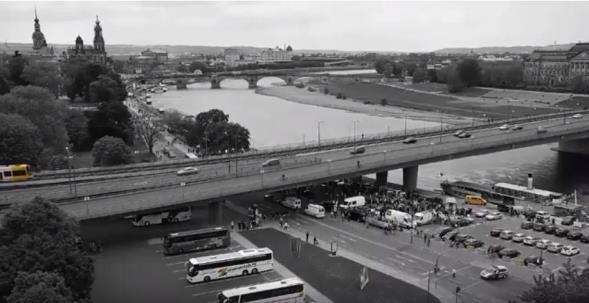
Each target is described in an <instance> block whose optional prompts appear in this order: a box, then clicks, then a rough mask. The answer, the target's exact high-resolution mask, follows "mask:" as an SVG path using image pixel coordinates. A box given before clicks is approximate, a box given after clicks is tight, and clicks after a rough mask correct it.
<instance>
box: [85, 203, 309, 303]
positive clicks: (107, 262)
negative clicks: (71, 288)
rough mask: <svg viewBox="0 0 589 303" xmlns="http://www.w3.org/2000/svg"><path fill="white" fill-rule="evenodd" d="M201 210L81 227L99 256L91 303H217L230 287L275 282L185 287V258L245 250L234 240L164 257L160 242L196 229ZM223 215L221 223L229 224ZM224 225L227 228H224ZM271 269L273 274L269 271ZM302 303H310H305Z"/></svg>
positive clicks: (264, 277) (258, 278)
mask: <svg viewBox="0 0 589 303" xmlns="http://www.w3.org/2000/svg"><path fill="white" fill-rule="evenodd" d="M206 216H207V212H206V207H205V208H202V209H199V208H193V218H192V220H191V221H189V222H182V223H178V224H170V225H159V226H156V225H154V226H150V227H139V228H138V227H133V226H131V223H130V222H128V221H126V220H121V219H109V220H96V221H90V222H84V224H83V226H82V230H83V233H85V234H86V235H87V238H88V239H100V241H102V242H103V251H102V252H101V253H98V254H97V255H96V256H95V258H96V262H95V283H94V286H93V290H92V300H93V301H94V302H109V303H110V302H217V294H218V293H220V292H221V291H223V290H226V289H231V288H235V287H240V286H245V285H251V284H259V283H264V282H269V281H277V280H281V279H283V278H284V277H283V276H282V275H281V274H279V273H278V272H277V271H276V270H272V271H268V272H263V273H260V274H255V275H249V276H245V277H234V278H229V279H224V280H215V281H211V282H208V283H199V284H190V283H188V282H187V281H186V267H185V265H184V264H185V262H186V261H187V260H188V259H189V258H193V257H200V256H206V255H213V254H221V253H227V252H232V251H238V250H241V249H245V248H246V247H244V246H242V245H240V244H239V243H237V241H235V240H234V239H232V240H231V244H230V245H229V247H226V248H221V249H216V250H207V251H200V252H192V253H186V254H181V255H173V256H165V255H164V254H163V253H162V236H163V235H165V234H167V233H169V232H173V231H181V230H189V229H198V228H202V227H204V226H203V224H205V223H206V222H207V220H206V218H207V217H206ZM231 218H232V217H231V213H229V212H227V213H226V220H228V221H230V220H231ZM227 225H228V224H227ZM275 269H276V268H275ZM306 301H307V302H312V300H311V299H309V298H307V299H306Z"/></svg>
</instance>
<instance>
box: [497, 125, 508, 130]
mask: <svg viewBox="0 0 589 303" xmlns="http://www.w3.org/2000/svg"><path fill="white" fill-rule="evenodd" d="M499 130H509V124H503V125H501V126H499Z"/></svg>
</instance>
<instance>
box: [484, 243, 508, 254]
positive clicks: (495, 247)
mask: <svg viewBox="0 0 589 303" xmlns="http://www.w3.org/2000/svg"><path fill="white" fill-rule="evenodd" d="M503 249H505V246H503V245H499V244H493V245H491V246H489V247H488V248H487V254H489V255H490V254H496V253H499V252H500V251H501V250H503Z"/></svg>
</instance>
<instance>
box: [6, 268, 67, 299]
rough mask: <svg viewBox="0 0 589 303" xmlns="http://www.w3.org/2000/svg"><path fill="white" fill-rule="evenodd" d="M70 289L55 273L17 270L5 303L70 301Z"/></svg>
mask: <svg viewBox="0 0 589 303" xmlns="http://www.w3.org/2000/svg"><path fill="white" fill-rule="evenodd" d="M70 302H74V299H73V297H72V291H71V290H70V289H69V287H67V285H66V284H65V281H64V280H63V277H61V276H60V275H59V274H56V273H48V272H43V271H36V272H34V273H28V272H23V271H20V272H18V274H17V276H16V279H15V281H14V288H13V289H12V292H11V293H10V295H9V296H8V297H7V298H6V303H70Z"/></svg>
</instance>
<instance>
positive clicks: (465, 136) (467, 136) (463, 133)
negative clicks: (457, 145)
mask: <svg viewBox="0 0 589 303" xmlns="http://www.w3.org/2000/svg"><path fill="white" fill-rule="evenodd" d="M470 137H472V135H471V134H470V133H469V132H462V134H460V135H458V138H460V139H465V138H470Z"/></svg>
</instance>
